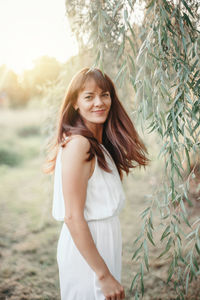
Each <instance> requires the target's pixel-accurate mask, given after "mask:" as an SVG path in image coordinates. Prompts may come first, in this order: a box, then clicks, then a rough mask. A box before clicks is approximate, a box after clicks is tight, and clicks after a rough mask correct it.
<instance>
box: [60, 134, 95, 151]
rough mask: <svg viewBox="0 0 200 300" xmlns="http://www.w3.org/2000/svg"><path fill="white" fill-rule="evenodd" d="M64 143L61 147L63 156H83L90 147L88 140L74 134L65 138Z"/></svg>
mask: <svg viewBox="0 0 200 300" xmlns="http://www.w3.org/2000/svg"><path fill="white" fill-rule="evenodd" d="M65 141H66V143H65V145H64V147H62V148H63V149H62V152H63V153H65V154H64V156H68V155H70V156H76V155H78V156H79V157H85V156H86V154H87V152H88V151H89V149H90V142H89V140H88V139H87V138H86V137H84V136H82V135H80V134H75V135H71V136H68V137H66V138H65Z"/></svg>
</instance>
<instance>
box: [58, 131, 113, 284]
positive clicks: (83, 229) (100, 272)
mask: <svg viewBox="0 0 200 300" xmlns="http://www.w3.org/2000/svg"><path fill="white" fill-rule="evenodd" d="M89 149H90V143H89V141H88V140H87V139H86V138H85V137H82V136H79V135H77V136H74V137H73V138H72V139H71V140H70V141H69V142H68V143H67V145H66V146H65V147H64V148H63V151H62V158H61V159H62V186H63V196H64V200H65V223H66V225H67V226H68V228H69V231H70V233H71V236H72V238H73V241H74V243H75V245H76V246H77V248H78V250H79V252H80V253H81V254H82V256H83V257H84V258H85V260H86V261H87V263H88V264H89V265H90V267H91V268H92V269H93V270H94V272H95V273H96V274H97V277H98V278H99V280H101V279H103V278H104V277H105V276H106V275H107V274H108V273H109V269H108V267H107V265H106V264H105V262H104V260H103V258H102V257H101V256H100V254H99V252H98V250H97V248H96V246H95V243H94V240H93V238H92V235H91V232H90V229H89V227H88V224H87V222H86V220H85V218H84V206H85V199H86V191H87V183H88V179H89V177H90V172H91V161H89V162H85V159H86V158H87V155H88V154H87V151H88V150H89Z"/></svg>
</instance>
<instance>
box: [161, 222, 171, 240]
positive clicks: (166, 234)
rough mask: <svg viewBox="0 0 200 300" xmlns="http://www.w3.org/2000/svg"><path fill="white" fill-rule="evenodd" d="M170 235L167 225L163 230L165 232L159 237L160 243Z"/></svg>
mask: <svg viewBox="0 0 200 300" xmlns="http://www.w3.org/2000/svg"><path fill="white" fill-rule="evenodd" d="M169 234H170V225H168V226H167V227H166V228H165V231H164V232H163V234H162V236H161V239H160V240H161V241H162V240H163V239H164V238H166V237H167V236H168V235H169Z"/></svg>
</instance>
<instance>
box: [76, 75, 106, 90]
mask: <svg viewBox="0 0 200 300" xmlns="http://www.w3.org/2000/svg"><path fill="white" fill-rule="evenodd" d="M109 90H110V88H109V84H108V82H107V80H106V79H105V78H103V79H102V78H92V77H89V78H86V80H85V82H84V84H83V86H82V88H81V92H86V91H90V92H94V91H97V92H102V91H103V92H106V91H109Z"/></svg>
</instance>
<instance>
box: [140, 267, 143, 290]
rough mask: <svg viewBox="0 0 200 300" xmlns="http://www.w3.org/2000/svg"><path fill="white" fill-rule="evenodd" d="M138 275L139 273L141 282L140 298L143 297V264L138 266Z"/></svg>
mask: <svg viewBox="0 0 200 300" xmlns="http://www.w3.org/2000/svg"><path fill="white" fill-rule="evenodd" d="M140 273H141V277H140V282H141V292H142V296H143V295H144V280H143V277H144V267H143V263H141V264H140Z"/></svg>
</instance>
